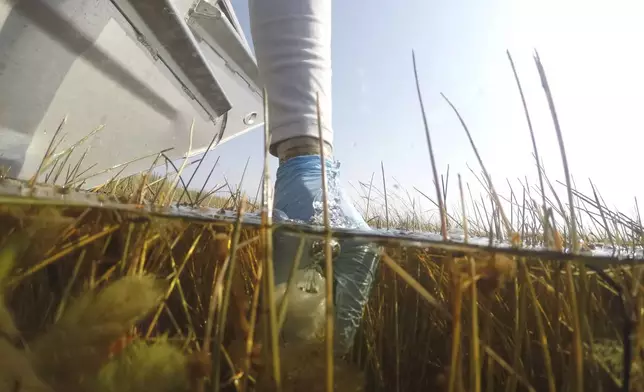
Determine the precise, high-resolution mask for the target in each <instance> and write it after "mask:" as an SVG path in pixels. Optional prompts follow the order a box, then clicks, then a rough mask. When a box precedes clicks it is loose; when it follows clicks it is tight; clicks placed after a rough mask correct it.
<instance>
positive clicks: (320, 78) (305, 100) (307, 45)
mask: <svg viewBox="0 0 644 392" xmlns="http://www.w3.org/2000/svg"><path fill="white" fill-rule="evenodd" d="M249 9H250V23H251V34H252V37H253V45H254V47H255V55H256V57H257V62H258V66H259V73H260V77H261V80H262V82H263V83H264V85H265V87H266V91H267V94H268V110H269V126H270V131H271V153H272V154H273V155H275V149H274V146H275V145H276V144H277V143H278V142H281V141H284V140H287V139H290V138H293V137H300V136H311V137H315V138H317V137H318V134H319V131H318V121H317V115H318V113H317V103H316V101H317V94H318V93H319V96H320V115H321V119H322V121H321V122H322V130H323V138H324V141H325V142H327V143H328V144H329V145H332V142H333V131H332V126H331V122H332V121H331V119H332V116H331V0H249Z"/></svg>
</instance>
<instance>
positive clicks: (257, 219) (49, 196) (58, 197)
mask: <svg viewBox="0 0 644 392" xmlns="http://www.w3.org/2000/svg"><path fill="white" fill-rule="evenodd" d="M336 181H337V178H336V176H335V171H334V170H331V171H330V172H329V190H330V191H329V195H330V197H329V203H328V205H329V221H330V225H331V227H332V228H333V231H334V236H337V237H341V238H349V237H360V238H365V239H370V240H372V241H375V242H382V241H387V240H389V241H392V240H393V241H399V242H400V243H401V244H405V245H406V246H417V247H426V246H432V245H440V244H439V243H441V242H442V236H441V235H440V234H439V233H428V232H413V231H406V230H398V229H389V230H387V229H365V228H359V227H356V225H355V224H352V223H351V220H347V219H346V218H345V217H344V215H343V214H342V213H341V212H340V205H339V203H340V200H341V198H340V195H339V193H338V192H337V191H336V190H337V189H338V187H337V185H336V184H335V182H336ZM0 197H2V199H3V200H2V203H1V204H6V203H12V204H14V203H15V204H21V205H24V204H33V205H37V204H44V203H46V204H52V203H53V204H60V205H68V206H79V207H83V206H91V207H98V208H112V209H118V210H124V211H132V212H136V213H148V214H152V215H154V216H161V217H169V218H186V219H193V220H196V221H209V222H220V223H235V222H236V221H237V218H238V217H237V213H236V212H235V211H231V210H222V209H218V208H203V207H200V208H193V207H191V206H186V205H174V206H169V207H163V208H161V207H155V206H140V205H128V204H123V203H121V202H119V201H118V200H116V199H115V198H113V197H110V196H106V195H103V194H97V193H88V192H82V191H70V190H69V189H63V188H60V187H54V186H49V185H36V186H35V187H33V188H29V187H28V186H27V185H26V183H25V182H24V181H18V180H13V179H2V180H0ZM314 208H315V210H316V214H315V216H314V218H313V219H312V221H311V222H303V221H298V220H294V219H288V218H287V217H286V215H284V214H283V213H281V212H280V211H277V210H276V211H274V212H273V216H274V223H275V224H276V225H278V226H285V227H289V230H288V231H289V232H292V233H293V235H297V233H308V234H312V235H321V234H322V233H323V225H322V224H323V210H322V202H321V201H317V202H316V204H315V205H314ZM241 222H242V223H243V224H244V225H248V226H257V227H259V226H260V225H261V216H260V214H259V213H245V214H244V215H243V216H242V219H241ZM464 239H465V236H464V233H463V232H462V230H459V229H453V230H451V231H450V232H449V233H448V241H449V243H451V244H464V243H465V242H464ZM468 244H469V245H472V246H478V247H490V246H491V247H493V248H495V249H499V250H508V249H510V248H511V244H510V243H509V242H508V241H497V240H493V241H492V243H490V239H489V238H487V237H472V236H470V237H469V238H468ZM524 249H528V250H533V251H545V250H547V249H546V248H545V247H544V246H541V245H535V246H529V247H525V248H524ZM584 255H586V256H590V257H597V258H614V259H616V260H637V261H644V248H643V247H641V246H637V247H635V248H634V249H633V248H628V249H627V248H624V247H612V246H610V245H606V244H596V245H595V246H594V249H591V250H589V251H585V253H584Z"/></svg>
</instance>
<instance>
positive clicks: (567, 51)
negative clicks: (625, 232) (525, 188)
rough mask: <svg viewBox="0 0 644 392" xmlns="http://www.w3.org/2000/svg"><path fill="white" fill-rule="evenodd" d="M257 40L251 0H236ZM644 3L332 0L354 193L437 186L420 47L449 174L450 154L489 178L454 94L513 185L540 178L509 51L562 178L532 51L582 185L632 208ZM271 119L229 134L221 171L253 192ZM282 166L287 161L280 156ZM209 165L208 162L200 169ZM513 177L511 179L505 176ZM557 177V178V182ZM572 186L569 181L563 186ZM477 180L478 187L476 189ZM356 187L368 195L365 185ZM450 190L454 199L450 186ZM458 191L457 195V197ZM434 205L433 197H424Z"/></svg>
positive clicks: (498, 177) (496, 170) (643, 87)
mask: <svg viewBox="0 0 644 392" xmlns="http://www.w3.org/2000/svg"><path fill="white" fill-rule="evenodd" d="M232 3H233V7H234V8H235V11H236V14H237V17H238V19H239V20H240V24H241V25H242V28H243V29H244V30H245V32H246V36H247V39H248V41H252V39H251V36H250V31H249V20H248V5H247V0H232ZM642 20H644V2H642V1H641V0H610V1H599V0H585V1H577V0H558V1H556V0H540V1H528V0H487V1H476V0H451V1H447V0H443V1H437V0H397V1H383V0H369V1H367V0H351V1H335V2H334V4H333V42H332V66H333V127H334V132H335V136H334V149H335V157H336V158H337V159H338V160H339V161H340V162H341V165H342V171H341V176H342V180H343V182H344V183H345V186H346V188H347V189H349V190H350V192H351V193H353V192H354V187H357V186H358V183H359V182H360V181H362V182H366V183H369V181H370V179H371V176H372V174H373V173H376V175H375V180H374V181H375V182H374V183H375V184H377V185H378V186H379V187H381V188H382V185H381V174H380V170H381V162H382V164H383V165H384V169H385V176H386V179H387V183H388V187H389V185H391V186H394V184H398V185H399V186H400V189H406V190H409V191H410V193H412V194H413V195H412V197H413V198H414V199H422V197H421V196H420V195H419V194H418V193H416V192H414V191H413V188H414V187H416V188H418V189H420V190H422V191H423V192H425V193H427V194H429V195H434V194H435V193H434V191H433V189H434V188H433V184H432V174H431V163H430V159H429V155H428V150H427V142H426V136H425V131H424V128H423V122H422V116H421V112H420V108H419V103H418V98H417V93H416V87H415V81H414V75H413V68H412V50H414V51H415V53H416V59H417V65H418V72H419V79H420V83H421V91H422V94H423V99H424V103H425V108H426V114H427V119H428V123H429V131H430V133H431V137H432V143H433V145H434V151H435V154H436V166H437V169H438V171H439V173H446V171H447V167H448V165H449V167H450V173H451V180H450V182H451V184H452V186H451V187H450V191H449V194H448V198H449V196H451V197H452V198H455V195H457V194H458V188H455V187H456V186H457V183H456V174H458V173H460V174H461V175H462V176H463V181H466V182H468V183H470V184H471V185H472V187H473V188H472V189H473V190H474V189H479V188H476V183H477V180H476V179H475V178H474V176H473V175H472V174H471V172H470V170H469V169H468V165H469V167H471V168H472V169H473V170H474V171H476V172H477V173H478V172H480V166H479V165H478V163H477V160H476V157H475V155H474V153H473V151H472V148H471V147H470V144H469V142H468V139H467V136H466V134H465V132H464V130H463V128H462V126H461V125H460V122H459V121H458V118H457V117H456V116H455V114H454V112H453V111H452V110H451V109H450V107H449V106H448V104H447V103H446V102H445V101H444V100H443V99H442V98H441V95H440V94H441V93H444V94H445V95H446V96H447V97H448V98H449V99H450V100H451V101H452V102H453V103H454V105H455V106H456V107H457V108H458V110H459V111H460V113H461V115H462V116H463V118H464V120H465V122H466V124H467V126H468V128H469V129H470V131H471V133H472V137H473V139H474V142H475V143H476V145H477V147H478V149H479V152H480V155H481V158H482V160H483V162H484V164H485V166H486V168H487V170H488V171H489V172H490V173H491V176H492V179H493V181H494V184H495V185H496V187H497V188H498V190H499V191H500V192H501V193H504V194H509V188H508V185H507V180H510V182H511V183H512V184H513V187H514V186H516V187H519V183H518V181H517V179H518V178H521V179H523V178H526V177H527V179H528V181H529V182H530V183H531V184H537V171H536V166H535V162H534V158H533V156H532V151H533V150H532V144H531V139H530V134H529V130H528V127H527V123H526V119H525V114H524V112H523V107H522V105H521V100H520V97H519V94H518V90H517V86H516V82H515V80H514V77H513V74H512V71H511V68H510V65H509V62H508V59H507V55H506V50H510V52H511V54H512V56H513V58H514V61H515V63H516V66H517V69H518V73H519V77H520V78H521V82H522V85H523V88H524V92H525V94H526V100H527V104H528V108H529V110H530V115H531V119H532V121H533V126H534V129H535V133H536V139H537V144H538V148H539V153H540V155H541V158H542V160H543V162H544V166H545V168H546V170H547V172H548V175H549V177H550V179H551V181H552V182H553V183H554V182H555V181H564V180H565V177H564V172H563V168H562V164H561V162H562V161H561V154H560V151H559V146H558V143H557V136H556V133H555V129H554V127H553V122H552V118H551V116H550V112H549V110H548V104H547V101H546V98H545V95H544V92H543V89H542V87H541V83H540V79H539V75H538V73H537V69H536V67H535V64H534V60H533V53H534V50H535V49H536V50H537V51H538V53H539V56H540V58H541V60H542V63H543V65H544V67H545V71H546V74H547V77H548V81H549V83H550V87H551V90H552V94H553V97H554V102H555V105H556V109H557V114H558V116H559V121H560V124H561V130H562V132H563V139H564V144H565V148H566V152H567V157H568V162H569V166H570V170H571V173H572V175H573V177H574V179H575V181H576V183H577V185H578V188H579V189H580V190H582V191H585V192H587V193H588V192H589V190H590V188H589V185H588V183H589V182H588V179H589V178H591V179H592V180H593V182H594V183H595V185H596V186H597V187H598V189H599V191H600V192H601V194H602V196H603V198H604V199H605V200H606V202H607V203H608V205H609V207H617V208H619V209H620V210H622V211H623V212H625V213H629V214H630V213H632V211H633V205H634V197H636V196H638V197H640V198H641V197H642V196H643V195H644V185H643V184H644V182H643V181H641V180H640V178H639V174H640V167H639V166H640V161H641V157H642V154H641V149H642V148H643V147H644V144H643V143H642V142H643V141H644V136H643V135H644V120H643V119H642V115H641V114H642V111H643V110H644V24H643V23H641V21H642ZM262 140H263V130H262V129H261V128H260V129H256V130H254V131H252V132H250V133H248V134H245V135H243V136H240V137H238V138H236V139H234V140H232V141H230V142H228V143H226V144H224V145H221V146H219V147H217V148H216V149H215V150H214V151H213V152H211V153H210V154H211V156H210V157H209V158H208V159H209V160H214V159H215V158H216V157H217V156H219V157H220V161H219V165H218V168H219V169H218V170H217V174H216V175H215V176H213V179H212V180H211V183H213V182H220V181H222V178H223V176H224V175H225V176H226V178H227V179H228V180H229V181H230V182H231V183H233V184H236V183H238V182H239V180H240V177H241V173H242V171H243V168H244V165H245V163H246V161H247V159H248V158H250V161H249V166H248V172H247V175H246V178H245V179H244V184H245V186H244V189H246V190H247V192H248V193H250V194H252V195H254V194H255V191H256V189H257V185H258V183H259V179H260V178H261V172H262V164H263V148H262V143H263V142H262ZM270 164H271V167H272V170H271V175H272V176H273V177H274V173H275V168H276V166H277V161H276V160H275V159H271V163H270ZM206 174H207V173H200V174H198V175H197V181H199V180H200V179H201V181H203V178H205V175H206ZM506 179H507V180H506ZM555 186H557V185H555ZM559 190H561V191H565V189H563V188H561V189H559ZM475 192H478V191H475ZM354 196H355V194H354ZM450 200H451V199H450ZM454 201H455V199H454ZM421 203H422V204H424V203H426V202H425V201H421Z"/></svg>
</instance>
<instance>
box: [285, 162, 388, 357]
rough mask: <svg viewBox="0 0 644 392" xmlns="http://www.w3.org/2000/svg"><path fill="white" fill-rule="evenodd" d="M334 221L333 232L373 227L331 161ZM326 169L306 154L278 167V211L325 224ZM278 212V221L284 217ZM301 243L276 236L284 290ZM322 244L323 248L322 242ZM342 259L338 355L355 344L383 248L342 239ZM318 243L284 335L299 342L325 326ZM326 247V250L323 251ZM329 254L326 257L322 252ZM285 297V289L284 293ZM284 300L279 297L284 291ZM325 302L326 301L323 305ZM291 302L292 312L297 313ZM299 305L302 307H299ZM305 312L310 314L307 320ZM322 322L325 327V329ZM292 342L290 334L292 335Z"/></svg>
mask: <svg viewBox="0 0 644 392" xmlns="http://www.w3.org/2000/svg"><path fill="white" fill-rule="evenodd" d="M326 173H327V187H328V208H329V221H330V225H331V227H332V228H355V229H369V226H368V225H367V223H366V222H365V221H364V219H363V218H362V216H361V215H360V213H359V212H358V211H357V210H356V208H355V207H354V206H353V204H352V203H351V201H350V200H349V198H348V197H347V196H346V195H345V194H344V192H343V191H342V189H341V187H340V179H339V163H337V162H333V161H331V160H327V161H326ZM322 200H323V193H322V165H321V160H320V156H318V155H305V156H298V157H295V158H291V159H289V160H287V161H286V162H284V163H282V164H281V165H280V166H279V168H278V169H277V178H276V181H275V204H274V208H275V209H276V210H279V211H281V212H283V213H284V214H285V215H286V216H288V218H290V219H295V220H299V221H303V222H305V223H309V224H313V225H323V224H324V220H323V219H324V218H323V216H324V215H323V201H322ZM279 211H276V214H275V217H276V222H277V221H279V220H281V219H283V218H284V216H283V215H281V214H280V212H279ZM299 242H300V239H299V238H298V237H296V236H293V235H286V234H285V233H283V232H281V231H280V230H276V231H275V234H274V264H275V267H274V268H275V284H276V287H278V291H279V290H280V288H279V287H280V286H279V285H281V288H282V289H283V288H284V285H285V283H286V282H287V280H288V276H289V272H290V269H291V266H292V263H293V260H294V258H295V254H296V251H297V248H298V245H299ZM318 245H319V244H318ZM339 246H340V250H339V255H338V256H337V257H335V258H334V261H333V280H334V282H333V287H334V305H335V333H334V336H335V351H336V354H338V355H343V354H345V353H347V352H348V351H349V349H350V348H351V346H352V344H353V340H354V336H355V333H356V330H357V329H358V327H359V325H360V321H361V319H362V314H363V310H364V307H365V305H366V303H367V300H368V297H369V294H370V291H371V287H372V285H373V281H374V277H375V272H376V269H377V266H378V261H379V260H378V255H377V249H376V247H375V246H374V245H373V244H369V243H365V242H362V241H357V240H342V241H339ZM312 247H315V244H314V243H312V241H308V243H306V244H305V247H304V252H303V255H302V259H301V261H300V265H299V270H298V276H299V279H300V280H299V282H298V283H297V286H298V287H297V288H298V289H296V290H291V291H290V293H292V294H291V295H294V296H300V298H301V301H300V302H299V303H300V304H306V305H305V307H306V309H301V308H302V305H296V306H295V309H294V311H299V312H300V313H299V314H297V315H296V316H295V317H288V318H287V321H286V322H285V325H284V327H283V332H286V333H287V334H290V337H291V338H293V337H295V338H296V339H297V338H303V337H306V335H310V333H311V332H312V331H313V330H315V329H316V328H318V327H320V326H323V325H324V316H325V315H324V306H323V305H324V302H323V301H324V296H325V292H324V279H323V277H324V272H323V268H324V262H322V263H319V261H320V260H319V258H316V257H314V256H312V254H311V253H314V252H311V250H312ZM322 249H323V247H322ZM322 254H323V253H322ZM282 293H283V291H282ZM278 296H279V293H278ZM320 301H322V303H321V302H320ZM293 302H294V301H293V300H289V302H288V303H289V313H290V314H293V313H291V310H290V309H291V308H290V304H293ZM298 306H299V307H300V309H298ZM302 312H304V313H306V312H308V314H306V315H305V316H304V318H306V319H308V321H307V320H302V317H303V316H302ZM320 324H321V325H320ZM286 338H287V339H288V338H289V337H288V336H287V337H286Z"/></svg>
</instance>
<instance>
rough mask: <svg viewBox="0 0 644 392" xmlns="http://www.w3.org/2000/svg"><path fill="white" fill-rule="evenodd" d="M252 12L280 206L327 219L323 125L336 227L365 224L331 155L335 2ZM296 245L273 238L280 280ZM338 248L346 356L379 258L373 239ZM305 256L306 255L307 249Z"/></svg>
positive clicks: (264, 2) (266, 2) (289, 2)
mask: <svg viewBox="0 0 644 392" xmlns="http://www.w3.org/2000/svg"><path fill="white" fill-rule="evenodd" d="M250 17H251V30H252V36H253V44H254V47H255V54H256V57H257V62H258V66H259V72H260V77H261V79H262V82H263V83H264V85H265V87H266V91H267V95H268V110H269V124H268V125H269V126H270V131H271V153H272V154H273V155H276V156H277V157H278V158H279V159H280V165H279V168H278V170H277V178H276V181H275V205H274V207H275V209H277V210H280V211H282V212H284V213H285V214H286V215H287V216H288V217H289V218H290V219H296V220H300V221H304V222H307V223H313V224H322V223H323V222H322V164H321V159H320V152H321V151H320V147H319V144H320V143H319V136H318V135H319V128H320V127H321V128H322V137H323V139H324V147H323V148H324V155H325V158H326V164H325V165H326V169H327V179H328V196H329V210H330V217H331V225H332V226H333V227H352V228H362V229H367V228H368V227H369V226H368V225H367V224H366V223H365V221H364V219H363V218H362V216H361V215H360V214H359V213H358V211H357V210H356V209H355V207H354V206H353V204H352V203H351V202H350V200H349V198H348V197H347V196H346V195H345V194H344V192H343V191H342V189H341V187H340V184H339V164H338V163H337V162H335V161H334V159H333V157H332V154H333V147H332V146H333V140H332V139H333V131H332V126H331V118H332V116H331V0H250ZM318 96H319V101H320V102H319V107H320V118H321V124H319V123H318V120H317V119H318V105H317V99H318V98H317V97H318ZM298 242H299V240H298V239H294V238H288V237H286V236H283V235H281V236H280V235H278V236H276V240H275V244H274V245H275V263H276V266H275V275H276V284H280V283H284V281H285V280H286V279H287V277H288V272H289V270H290V267H291V263H292V260H293V259H294V256H295V253H296V249H297V245H298ZM307 247H308V245H307ZM340 247H341V251H340V255H339V256H338V257H337V258H336V259H335V260H334V267H333V270H334V304H335V310H336V324H335V325H336V333H335V336H336V339H337V345H336V348H337V350H338V352H339V354H343V353H345V352H346V351H348V349H349V348H350V346H351V345H352V343H353V339H354V335H355V332H356V330H357V327H358V325H359V323H360V320H361V317H362V312H363V310H364V306H365V304H366V301H367V299H368V296H369V293H370V290H371V286H372V283H373V277H374V274H375V271H376V267H377V263H378V259H377V254H376V249H375V248H374V247H373V246H372V245H370V244H365V243H360V242H356V241H344V242H341V243H340ZM304 256H305V257H306V256H309V249H305V254H304ZM313 262H314V261H313V260H312V259H311V258H310V257H307V258H306V259H304V260H302V264H301V265H302V266H303V267H305V268H306V267H310V265H311V263H313ZM313 313H315V311H313V310H312V314H313ZM311 317H315V316H314V315H312V316H311ZM287 329H288V328H287Z"/></svg>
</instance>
